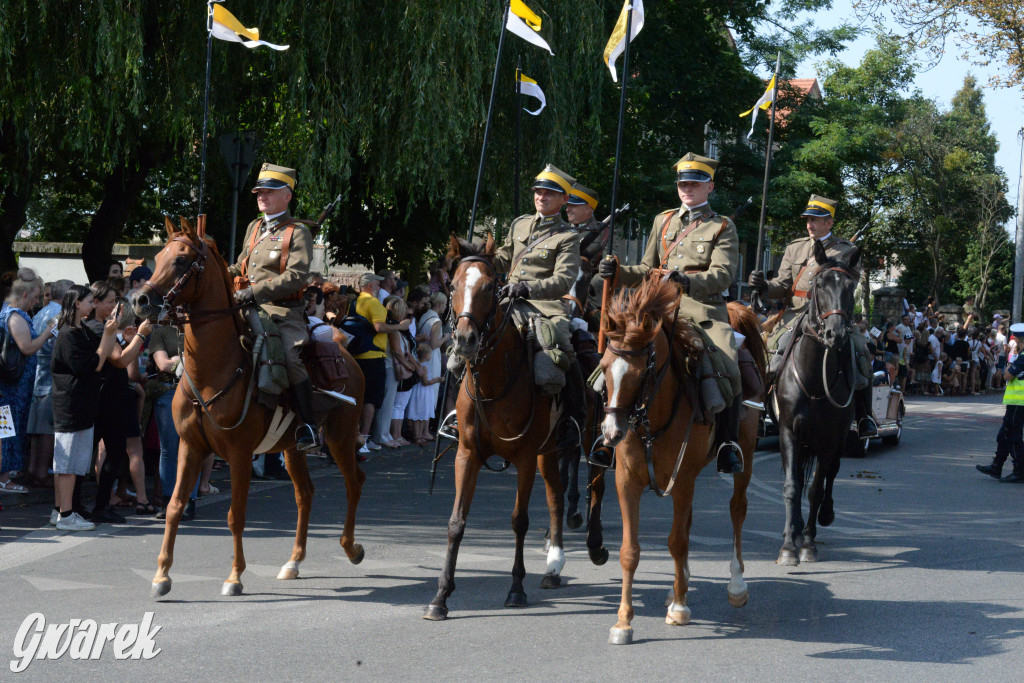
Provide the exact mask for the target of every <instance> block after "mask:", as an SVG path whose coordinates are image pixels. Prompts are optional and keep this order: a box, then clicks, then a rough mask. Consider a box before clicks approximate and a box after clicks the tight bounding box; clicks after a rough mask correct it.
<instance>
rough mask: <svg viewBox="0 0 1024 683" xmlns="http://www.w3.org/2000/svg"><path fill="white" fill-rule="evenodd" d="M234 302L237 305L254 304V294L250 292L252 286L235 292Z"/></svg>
mask: <svg viewBox="0 0 1024 683" xmlns="http://www.w3.org/2000/svg"><path fill="white" fill-rule="evenodd" d="M235 303H236V304H238V305H239V306H255V305H256V295H255V294H253V292H252V287H246V288H245V289H240V290H238V291H237V292H235Z"/></svg>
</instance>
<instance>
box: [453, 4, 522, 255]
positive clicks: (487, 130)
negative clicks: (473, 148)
mask: <svg viewBox="0 0 1024 683" xmlns="http://www.w3.org/2000/svg"><path fill="white" fill-rule="evenodd" d="M511 7H512V0H509V1H508V2H506V3H505V13H504V15H503V16H502V18H501V36H500V37H499V38H498V56H497V57H496V58H495V60H494V78H493V79H492V80H491V101H490V103H489V104H488V105H487V123H486V124H485V125H484V144H483V147H482V148H481V149H480V165H479V166H477V169H476V190H474V191H473V211H472V212H471V213H470V216H469V230H468V231H467V232H466V239H467V240H472V239H473V227H474V226H475V225H476V207H477V202H478V201H479V199H480V183H481V182H482V181H483V177H484V159H485V158H486V157H487V140H488V139H489V138H490V136H491V121H492V119H493V118H494V96H495V94H497V91H498V69H499V67H500V66H501V52H502V49H503V48H504V47H505V34H506V33H508V31H506V30H505V26H506V25H507V24H508V13H509V11H510V9H511ZM518 87H519V86H518V85H517V86H516V88H517V89H518Z"/></svg>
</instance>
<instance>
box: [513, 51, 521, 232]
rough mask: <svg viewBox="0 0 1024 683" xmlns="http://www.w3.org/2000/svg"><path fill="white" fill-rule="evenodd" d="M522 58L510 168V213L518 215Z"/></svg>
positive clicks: (519, 60)
mask: <svg viewBox="0 0 1024 683" xmlns="http://www.w3.org/2000/svg"><path fill="white" fill-rule="evenodd" d="M522 62H523V58H522V57H521V56H520V57H517V58H516V152H515V157H514V160H513V170H512V185H513V187H512V197H513V199H512V207H513V210H512V215H513V216H518V215H519V141H520V139H521V136H522V132H521V131H522V120H523V83H522V81H521V80H520V77H521V76H522V74H523V69H522Z"/></svg>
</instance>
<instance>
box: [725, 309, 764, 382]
mask: <svg viewBox="0 0 1024 683" xmlns="http://www.w3.org/2000/svg"><path fill="white" fill-rule="evenodd" d="M727 308H728V309H729V325H730V326H732V329H734V330H736V331H737V332H739V333H740V334H742V335H743V336H744V337H746V341H745V342H744V344H745V345H746V347H747V350H748V351H750V354H751V355H752V356H753V357H754V364H755V365H756V366H757V372H758V374H760V375H761V380H762V381H764V380H765V379H766V378H767V364H768V348H767V346H765V343H764V339H763V338H762V337H761V322H760V321H759V320H758V319H757V314H756V313H754V309H752V308H749V307H747V306H744V305H743V304H741V303H740V302H738V301H730V302H729V305H728V307H727Z"/></svg>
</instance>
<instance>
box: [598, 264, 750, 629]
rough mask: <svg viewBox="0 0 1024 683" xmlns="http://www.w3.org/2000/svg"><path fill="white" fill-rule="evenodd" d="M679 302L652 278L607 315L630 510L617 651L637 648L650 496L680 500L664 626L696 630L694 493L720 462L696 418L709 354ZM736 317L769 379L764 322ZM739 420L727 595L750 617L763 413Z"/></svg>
mask: <svg viewBox="0 0 1024 683" xmlns="http://www.w3.org/2000/svg"><path fill="white" fill-rule="evenodd" d="M679 297H680V291H679V289H678V287H677V286H676V285H674V284H672V283H669V282H662V281H661V280H659V279H657V278H649V279H648V280H646V281H645V282H644V283H643V284H641V285H640V287H639V288H638V289H637V290H636V291H633V292H622V293H620V294H619V295H618V297H617V298H616V300H615V302H614V304H613V305H612V306H611V310H609V311H608V324H609V326H608V339H609V342H608V346H607V348H606V349H605V353H604V357H603V358H602V359H601V367H602V369H603V377H604V392H605V396H606V397H607V399H606V407H605V414H606V417H605V420H604V423H603V424H602V432H603V434H604V438H605V442H606V443H608V444H611V445H616V444H617V447H616V449H615V456H616V462H617V465H616V468H615V485H616V488H617V489H618V492H619V507H620V508H621V510H622V548H621V550H620V554H619V561H620V563H621V564H622V599H621V603H620V605H619V619H618V621H617V622H616V624H615V626H614V627H612V629H611V634H610V635H609V642H611V643H613V644H617V645H621V644H626V643H630V642H632V640H633V628H632V626H631V623H632V620H633V575H634V573H635V572H636V568H637V566H638V565H639V563H640V542H639V536H638V534H639V525H640V495H641V494H642V493H643V491H644V488H645V487H646V486H650V487H651V488H652V489H653V490H654V491H655V492H656V493H657V494H658V495H659V496H665V495H671V497H672V506H673V518H672V531H671V533H670V534H669V538H668V548H669V551H670V552H671V553H672V558H673V559H674V560H675V566H676V572H675V583H674V584H673V587H672V590H671V592H670V594H669V600H668V614H667V616H666V617H665V623H667V624H670V625H676V626H681V625H684V624H687V623H689V621H690V608H689V607H687V605H686V592H687V589H688V584H689V580H690V572H689V564H688V559H687V558H688V555H689V548H690V545H689V544H690V525H691V524H692V523H693V495H694V487H695V483H696V479H697V475H698V474H700V472H701V470H703V469H704V467H705V466H706V465H707V464H708V463H710V462H711V461H712V460H714V459H715V456H714V454H713V453H711V452H710V448H711V446H712V439H713V437H714V433H713V428H712V427H711V426H709V425H703V424H700V423H699V422H698V421H697V420H696V417H697V416H696V415H695V413H694V403H693V402H694V400H695V397H696V393H695V391H694V390H693V386H694V368H695V367H697V366H696V365H695V363H696V359H697V357H698V354H699V353H702V351H701V342H700V337H699V336H698V335H697V334H696V333H695V332H694V331H693V330H692V328H691V327H690V324H689V322H687V321H684V320H676V309H677V306H678V302H679ZM729 316H730V322H731V323H732V324H733V328H734V329H736V330H737V331H739V332H741V333H742V334H744V335H746V336H747V342H748V343H749V345H748V348H749V349H750V350H751V353H752V354H753V355H754V357H755V360H756V361H758V362H757V367H758V370H759V371H760V372H761V376H762V377H763V376H764V346H763V342H762V340H761V337H760V333H759V326H758V323H757V317H756V316H755V315H754V314H753V312H752V311H749V310H747V309H745V308H744V307H743V306H742V305H741V304H730V305H729ZM740 420H741V421H740V433H739V443H740V447H741V448H742V449H743V472H741V473H740V474H736V475H733V495H732V500H731V501H730V503H729V511H730V515H731V517H732V528H733V556H732V561H731V563H730V565H729V570H730V575H731V578H730V580H729V585H728V588H727V592H728V595H729V603H730V604H731V605H733V606H734V607H742V606H743V605H745V604H746V602H747V599H748V592H747V584H746V582H745V581H744V580H743V553H742V537H741V535H742V529H743V522H744V520H745V519H746V515H747V485H748V484H749V483H750V477H751V474H752V470H753V459H754V447H755V445H756V442H757V422H758V412H757V411H756V410H754V409H751V408H749V407H744V409H743V413H742V414H741V418H740Z"/></svg>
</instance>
